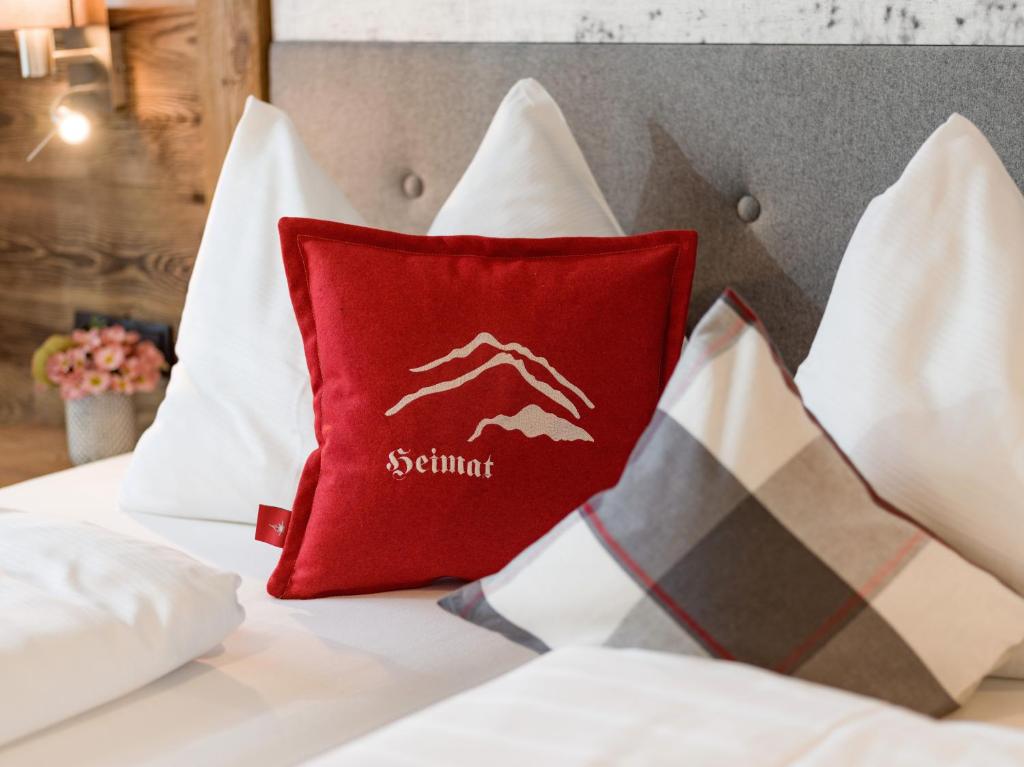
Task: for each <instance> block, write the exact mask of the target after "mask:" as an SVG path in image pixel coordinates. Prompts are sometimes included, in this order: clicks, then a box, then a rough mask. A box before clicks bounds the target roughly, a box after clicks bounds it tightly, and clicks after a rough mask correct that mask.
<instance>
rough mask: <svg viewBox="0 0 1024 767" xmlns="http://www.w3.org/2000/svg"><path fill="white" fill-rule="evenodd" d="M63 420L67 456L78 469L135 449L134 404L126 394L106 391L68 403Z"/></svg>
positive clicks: (66, 403) (68, 401) (65, 406)
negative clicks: (66, 436) (82, 465)
mask: <svg viewBox="0 0 1024 767" xmlns="http://www.w3.org/2000/svg"><path fill="white" fill-rule="evenodd" d="M64 419H65V422H66V425H67V432H68V456H69V457H70V458H71V463H73V464H74V465H75V466H80V465H81V464H83V463H89V462H90V461H98V460H99V459H101V458H109V457H110V456H112V455H120V454H121V453H127V452H129V451H130V450H132V449H133V448H134V447H135V403H134V402H132V398H131V397H130V396H128V395H126V394H115V393H114V392H104V393H103V394H96V395H93V396H91V397H82V398H81V399H72V400H67V401H66V402H65V403H64Z"/></svg>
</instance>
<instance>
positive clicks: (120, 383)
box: [110, 373, 135, 394]
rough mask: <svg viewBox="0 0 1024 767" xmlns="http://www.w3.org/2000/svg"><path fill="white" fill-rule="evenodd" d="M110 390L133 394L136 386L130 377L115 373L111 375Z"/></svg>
mask: <svg viewBox="0 0 1024 767" xmlns="http://www.w3.org/2000/svg"><path fill="white" fill-rule="evenodd" d="M110 390H111V391H114V392H117V393H118V394H132V393H134V392H135V387H134V386H133V385H132V382H131V381H130V380H129V379H128V378H126V377H125V376H123V375H117V374H116V373H115V374H113V375H111V376H110Z"/></svg>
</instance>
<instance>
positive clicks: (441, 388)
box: [257, 218, 697, 598]
mask: <svg viewBox="0 0 1024 767" xmlns="http://www.w3.org/2000/svg"><path fill="white" fill-rule="evenodd" d="M280 232H281V242H282V247H283V251H284V263H285V271H286V273H287V276H288V287H289V289H290V291H291V297H292V303H293V304H294V306H295V314H296V317H297V318H298V322H299V328H300V330H301V332H302V337H303V342H304V345H305V350H306V360H307V362H308V364H309V370H310V376H311V379H312V384H313V399H314V411H315V420H316V437H317V442H318V448H317V449H316V450H314V451H313V453H312V455H310V457H309V460H308V461H307V462H306V466H305V468H304V469H303V473H302V479H301V481H300V483H299V489H298V492H297V494H296V498H295V504H294V508H293V510H292V513H291V517H290V519H289V520H288V524H287V529H286V530H285V532H284V551H283V552H282V554H281V560H280V562H279V563H278V566H277V569H276V570H275V571H274V573H273V575H272V576H271V578H270V582H269V583H268V585H267V589H268V591H269V592H270V593H271V594H273V595H274V596H278V597H287V598H309V597H319V596H327V595H332V594H358V593H365V592H371V591H383V590H387V589H399V588H407V587H413V586H421V585H424V584H427V583H430V582H431V581H434V580H437V579H439V578H442V577H455V578H461V579H464V580H473V579H476V578H480V577H482V576H484V575H487V574H489V573H492V572H495V571H497V570H499V569H501V568H502V567H503V566H504V565H505V564H507V563H508V562H509V560H511V559H512V558H513V557H514V556H515V555H516V554H518V553H519V552H520V551H522V549H523V548H524V547H526V546H527V545H529V544H530V543H531V542H533V541H534V540H536V539H537V538H539V537H540V536H541V535H543V534H544V533H545V532H546V531H547V530H548V529H549V528H550V527H551V526H552V525H553V524H554V523H555V522H557V521H558V520H559V519H561V518H562V517H564V516H565V515H566V514H567V513H568V512H570V511H571V510H572V509H574V508H575V507H576V506H577V505H579V504H580V503H582V502H583V501H584V500H586V499H587V498H588V497H590V496H591V495H592V494H593V493H594V492H596V491H598V490H601V489H603V488H605V487H610V486H611V485H614V484H615V482H616V480H617V479H618V477H619V475H620V473H621V472H622V468H623V466H624V465H625V463H626V459H627V458H628V456H629V454H630V451H631V450H632V448H633V446H634V444H635V443H636V440H637V438H638V437H639V436H640V434H641V433H642V432H643V430H644V428H645V426H646V425H647V423H648V421H650V418H651V415H652V413H653V412H654V408H655V405H656V404H657V401H658V396H659V394H660V393H661V390H662V387H663V386H664V384H665V382H666V381H667V380H668V377H669V375H670V374H671V373H672V370H673V368H674V367H675V364H676V361H677V359H678V358H679V351H680V347H681V345H682V341H683V331H684V322H685V318H686V310H687V306H688V303H689V295H690V285H691V281H692V278H693V269H694V257H695V251H696V246H697V236H696V234H695V233H693V232H654V233H651V234H643V235H638V236H636V237H614V238H586V237H584V238H564V239H546V240H520V239H494V238H487V237H416V236H410V235H403V234H395V233H392V232H382V231H377V230H374V229H367V228H363V227H358V226H350V225H347V224H336V223H330V222H326V221H315V220H310V219H300V218H283V219H281V222H280ZM275 526H278V523H277V522H275ZM278 529H280V528H279V527H278ZM257 536H260V532H259V531H257Z"/></svg>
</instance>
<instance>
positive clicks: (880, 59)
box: [271, 42, 1024, 366]
mask: <svg viewBox="0 0 1024 767" xmlns="http://www.w3.org/2000/svg"><path fill="white" fill-rule="evenodd" d="M527 76H531V77H535V78H537V79H538V80H540V81H541V82H542V83H543V84H544V85H545V87H546V88H547V89H548V90H549V91H550V92H551V94H552V95H553V96H554V97H555V99H556V100H557V101H558V103H559V105H560V106H561V107H562V109H563V111H564V112H565V115H566V118H567V119H568V121H569V123H570V125H571V126H572V129H573V131H574V133H575V134H576V136H577V138H578V140H579V142H580V145H581V146H582V148H583V151H584V154H585V155H586V157H587V160H588V161H589V162H590V165H591V167H592V168H593V170H594V174H595V175H596V176H597V180H598V182H599V183H600V185H601V188H602V189H603V190H604V192H605V194H606V196H607V197H608V201H609V202H610V204H611V206H612V208H613V209H614V211H615V213H616V214H617V215H618V217H619V220H620V221H621V222H622V225H623V227H624V228H625V229H626V230H627V231H634V232H635V231H645V230H651V229H666V228H688V229H691V228H692V229H696V230H697V231H698V232H699V233H700V237H701V243H700V250H699V253H698V269H697V279H696V285H695V290H694V298H695V300H694V303H693V306H692V308H691V316H690V320H689V321H690V324H691V325H692V323H693V322H694V321H695V320H696V319H697V318H699V316H700V314H701V313H702V312H703V311H704V309H705V308H706V307H707V306H708V305H709V304H710V302H711V301H712V300H714V298H715V296H716V295H717V294H718V293H719V292H720V291H721V289H722V288H723V287H724V286H725V285H727V284H731V285H733V286H735V287H736V288H737V289H738V290H739V291H740V292H741V293H742V294H744V295H745V296H746V297H747V298H748V299H749V300H750V301H751V302H752V303H753V305H754V307H755V308H756V309H757V310H758V312H759V313H760V314H761V316H762V317H763V318H764V319H765V322H766V324H767V325H768V327H769V329H770V330H771V331H772V334H773V336H774V337H775V339H776V341H777V342H778V344H779V346H780V348H781V350H782V353H783V355H784V356H785V357H786V360H787V361H788V362H789V364H790V365H791V366H795V365H796V364H797V363H798V362H799V361H800V360H801V359H802V357H803V354H804V353H805V352H806V350H807V348H808V346H809V344H810V341H811V339H812V338H813V335H814V331H815V329H816V328H817V324H818V320H819V318H820V315H821V311H822V310H823V308H824V306H825V302H826V301H827V299H828V295H829V290H830V288H831V285H832V280H833V277H834V276H835V271H836V268H837V266H838V264H839V260H840V258H841V257H842V254H843V250H844V248H845V246H846V243H847V241H848V240H849V237H850V234H851V233H852V231H853V228H854V226H855V225H856V223H857V220H858V218H859V217H860V215H861V213H862V212H863V211H864V207H865V205H867V203H868V201H869V200H870V199H871V198H872V197H873V196H875V195H876V194H878V193H879V192H881V191H882V190H884V189H885V188H886V187H887V186H888V185H889V184H891V183H892V182H893V181H895V180H896V178H897V177H898V176H899V174H900V172H901V171H902V170H903V167H904V165H905V164H906V162H907V161H908V160H909V159H910V157H911V156H912V155H913V153H914V151H915V150H916V149H917V148H918V147H919V146H920V144H921V143H922V142H923V141H924V139H925V138H926V137H927V136H928V134H929V133H931V131H932V130H934V129H935V128H936V127H938V125H939V124H940V123H941V122H942V121H943V120H945V119H946V117H948V116H949V114H950V113H952V112H954V111H956V112H961V113H962V114H964V115H966V116H967V117H969V118H970V119H971V120H973V121H974V122H975V123H976V124H977V125H978V126H979V127H980V128H981V129H982V130H983V131H984V132H985V133H986V134H987V135H988V137H989V139H990V140H991V141H992V143H993V145H994V146H995V149H996V151H997V152H999V154H1000V155H1001V156H1002V158H1003V160H1004V162H1005V163H1006V165H1007V167H1008V169H1009V170H1010V173H1011V174H1012V175H1013V176H1014V178H1015V179H1016V180H1017V182H1018V184H1020V183H1021V181H1024V110H1022V107H1024V48H1021V47H1014V48H1010V47H1006V48H1000V47H986V48H963V47H960V48H953V47H948V48H947V47H869V46H862V47H858V46H792V45H772V46H761V45H710V46H705V45H650V44H619V45H572V44H499V43H487V44H423V43H394V44H387V43H365V42H359V43H339V42H332V43H275V44H274V45H273V46H272V47H271V98H272V100H273V101H274V102H275V103H277V104H278V105H280V106H281V107H283V108H284V109H285V110H287V111H288V112H289V113H290V114H291V115H292V116H293V117H294V118H295V120H296V122H297V123H298V126H299V131H300V132H301V133H302V135H303V137H304V138H305V139H306V141H307V142H308V143H309V145H310V147H311V149H312V151H313V153H314V155H315V156H316V157H317V158H318V159H319V160H320V161H321V162H322V163H323V164H324V166H325V167H326V168H328V170H329V171H330V172H331V174H332V175H333V176H334V177H335V178H336V179H337V180H338V182H339V183H340V184H341V185H342V186H343V188H344V189H345V191H346V192H347V193H348V195H349V196H350V197H351V199H352V201H353V202H354V204H355V205H356V207H357V208H358V209H359V210H360V211H361V212H363V214H364V216H365V217H366V218H367V220H368V221H369V222H370V223H371V224H372V225H374V226H379V227H385V228H392V229H397V230H401V231H407V232H423V231H425V230H426V228H427V227H428V226H429V224H430V221H431V220H432V218H433V216H434V214H435V213H436V211H437V209H438V208H439V207H440V205H441V203H442V202H443V201H444V199H445V198H446V197H447V195H448V193H449V191H451V189H452V187H453V186H454V185H455V183H456V182H457V181H458V179H459V177H460V175H461V174H462V171H463V170H464V169H465V167H466V165H467V164H468V162H469V160H470V158H471V157H472V155H473V152H474V151H475V150H476V147H477V144H478V143H479V141H480V139H481V137H482V136H483V133H484V130H485V129H486V127H487V124H488V122H489V121H490V118H491V116H492V115H493V113H494V109H495V108H496V106H497V104H498V102H499V101H500V100H501V98H502V97H503V96H504V94H505V92H506V91H507V90H508V88H509V87H510V86H511V85H512V83H513V82H515V80H517V79H519V78H521V77H527ZM409 174H415V175H416V176H418V177H420V178H421V179H422V181H423V193H422V194H421V195H420V196H418V197H416V196H410V195H409V194H408V193H407V191H406V187H415V186H416V185H415V184H404V181H405V180H406V177H407V176H408V175H409ZM744 195H752V196H753V197H755V198H756V199H757V200H758V201H759V202H760V205H761V213H760V216H759V217H758V218H757V219H756V220H754V221H752V222H747V221H744V220H742V218H741V216H740V215H739V214H738V211H737V202H738V200H739V199H740V198H741V197H743V196H744ZM1022 247H1024V244H1022Z"/></svg>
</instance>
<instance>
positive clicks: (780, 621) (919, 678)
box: [441, 291, 1024, 715]
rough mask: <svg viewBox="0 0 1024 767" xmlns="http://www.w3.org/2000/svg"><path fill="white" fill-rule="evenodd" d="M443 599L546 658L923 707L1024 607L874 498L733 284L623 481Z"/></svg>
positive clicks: (1023, 628) (985, 668)
mask: <svg viewBox="0 0 1024 767" xmlns="http://www.w3.org/2000/svg"><path fill="white" fill-rule="evenodd" d="M441 606H442V607H444V608H445V609H446V610H449V611H451V612H453V613H455V614H457V615H460V616H462V617H464V618H466V619H467V620H470V621H473V622H475V623H477V624H479V625H481V626H485V627H487V628H489V629H492V630H494V631H498V632H501V633H502V634H504V635H505V636H507V637H508V638H510V639H512V640H514V641H516V642H520V643H521V644H524V645H527V646H529V647H532V648H534V649H536V650H538V651H544V650H547V649H549V648H553V647H559V646H564V645H574V644H575V645H579V644H598V645H610V646H616V647H643V648H650V649H657V650H669V651H674V652H680V653H688V654H698V655H706V656H710V657H715V658H723V659H729V660H737V661H743V662H745V663H751V664H754V665H757V666H762V667H764V668H768V669H774V670H775V671H778V672H780V673H784V674H791V675H793V676H796V677H800V678H802V679H807V680H811V681H815V682H821V683H824V684H829V685H833V686H835V687H841V688H843V689H846V690H851V691H854V692H859V693H863V694H867V695H872V696H875V697H878V698H882V699H884V700H888V701H891V702H894V703H898V704H901V705H904V706H908V707H910V708H913V709H916V710H918V711H922V712H925V713H928V714H932V715H941V714H945V713H948V712H949V711H951V710H953V709H955V708H956V707H957V705H958V704H959V703H960V702H962V701H963V699H964V698H965V697H966V696H967V695H969V694H970V692H971V691H972V690H973V689H974V687H975V686H976V685H977V683H978V682H979V681H980V680H981V679H982V677H984V676H985V674H987V673H988V672H989V671H990V670H991V669H992V668H994V667H995V666H996V665H997V664H998V663H999V661H1000V660H1001V659H1002V658H1003V657H1004V655H1005V654H1006V653H1007V651H1008V650H1009V649H1011V648H1012V647H1013V646H1015V645H1017V644H1018V643H1020V642H1021V640H1022V639H1024V601H1022V600H1021V599H1020V598H1019V597H1018V596H1016V595H1015V594H1014V593H1013V592H1011V591H1010V590H1009V589H1007V588H1005V587H1004V586H1003V585H1002V584H1000V583H999V582H998V581H997V580H995V579H994V578H993V577H992V576H990V575H989V574H987V573H985V572H983V571H982V570H979V569H978V568H977V567H975V566H973V565H971V564H969V563H968V562H966V561H965V560H963V559H962V558H960V557H959V556H958V555H957V554H955V553H954V552H953V551H951V550H950V549H949V548H947V547H946V546H945V545H943V544H942V543H939V542H938V541H936V540H935V539H934V538H933V537H932V536H930V535H929V534H928V533H927V532H925V531H924V530H922V529H921V528H919V527H917V526H916V525H915V524H914V523H912V522H910V521H909V520H908V519H907V518H906V517H905V515H904V514H903V513H902V512H900V511H898V510H897V509H895V508H892V507H891V506H890V505H889V504H887V503H886V502H885V501H884V500H882V499H881V498H879V497H878V496H877V495H876V494H875V493H874V491H873V490H872V489H871V488H870V487H869V486H868V485H867V484H866V483H865V482H864V480H863V479H862V478H861V477H860V475H859V474H858V473H857V472H856V470H855V469H854V468H853V466H852V465H851V464H850V463H849V462H848V460H847V459H846V456H845V455H843V453H842V452H841V451H840V450H839V449H838V448H837V447H836V445H835V443H833V442H832V440H831V438H830V437H829V436H828V435H827V434H826V433H825V432H824V431H823V430H822V429H821V427H820V426H819V425H818V423H817V422H816V421H815V420H814V418H813V417H812V416H811V415H810V414H809V413H808V412H807V411H806V410H805V409H804V407H803V404H802V402H801V400H800V396H799V394H798V393H797V391H796V388H795V386H794V384H793V382H792V379H791V378H790V377H789V374H788V373H787V372H786V371H785V369H784V368H783V367H782V364H781V362H780V361H779V358H778V355H777V354H776V353H775V351H774V348H773V347H772V345H771V342H770V341H769V340H768V338H767V335H766V333H765V331H764V328H763V326H762V325H761V324H760V323H759V321H758V320H757V318H756V317H755V316H754V314H753V313H752V312H751V310H750V309H749V308H748V307H747V306H746V305H745V304H744V303H743V302H742V301H741V299H739V297H738V296H736V295H735V294H734V293H732V292H731V291H728V292H726V294H725V295H723V297H722V298H721V299H719V301H718V303H717V304H716V305H715V306H714V307H712V309H711V310H710V311H709V312H708V314H707V315H706V316H705V317H704V319H703V320H702V321H701V323H700V325H699V326H698V327H697V329H696V330H695V331H694V334H693V336H692V338H691V339H690V341H689V342H688V343H687V345H686V348H685V349H684V352H683V357H682V359H681V360H680V362H679V365H678V367H677V368H676V371H675V373H674V374H673V376H672V378H671V380H670V382H669V384H668V387H667V388H666V390H665V392H664V394H663V396H662V398H661V402H660V403H659V405H658V410H657V413H656V415H655V417H654V420H653V421H652V423H651V424H650V426H649V427H648V428H647V431H646V432H645V433H644V435H643V436H642V437H641V439H640V442H639V443H638V444H637V446H636V448H635V450H634V451H633V454H632V456H631V458H630V462H629V464H628V466H627V467H626V470H625V472H624V474H623V476H622V479H621V480H620V481H619V484H618V485H616V486H615V487H614V488H612V489H611V490H608V491H606V492H604V493H602V494H600V495H598V496H596V497H594V498H593V499H591V500H590V501H589V502H588V503H586V504H584V506H583V507H582V508H580V509H577V510H576V511H575V512H573V513H572V514H570V515H569V516H568V517H566V518H565V519H564V520H562V522H560V523H559V524H558V525H557V526H556V527H555V528H554V529H553V530H551V531H550V532H549V533H548V534H547V535H546V536H544V537H543V538H542V539H541V540H539V541H538V542H536V543H535V544H533V545H532V546H531V547H530V548H528V549H527V550H526V551H524V552H523V553H522V554H520V555H519V557H517V558H516V559H515V560H513V561H512V562H511V563H510V564H509V565H508V566H507V567H505V568H504V569H503V570H502V571H501V572H499V573H497V574H496V575H492V576H490V577H488V578H485V579H483V580H481V581H477V582H474V583H471V584H469V585H467V586H465V587H463V588H462V589H460V590H458V591H456V592H454V593H453V594H451V595H449V596H447V597H445V598H444V599H443V600H441Z"/></svg>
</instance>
